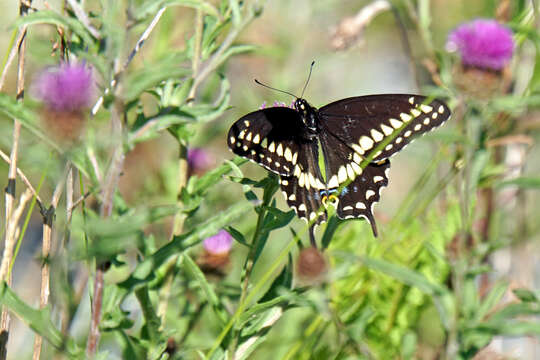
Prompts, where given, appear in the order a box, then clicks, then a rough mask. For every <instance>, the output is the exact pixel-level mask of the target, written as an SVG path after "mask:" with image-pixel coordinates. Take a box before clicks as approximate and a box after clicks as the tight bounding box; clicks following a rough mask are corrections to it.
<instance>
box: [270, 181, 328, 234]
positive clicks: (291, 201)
mask: <svg viewBox="0 0 540 360" xmlns="http://www.w3.org/2000/svg"><path fill="white" fill-rule="evenodd" d="M279 183H280V185H281V190H282V191H283V196H285V200H286V201H287V204H288V205H289V206H290V207H291V208H292V209H293V210H294V211H295V212H296V215H298V217H299V218H300V219H304V220H306V221H311V220H313V219H316V220H314V224H320V223H322V222H324V221H326V219H327V215H326V211H325V209H324V207H322V202H321V196H320V193H319V191H318V190H315V189H312V190H308V189H307V188H306V187H305V186H300V185H299V183H298V178H297V177H296V176H282V177H281V178H280V181H279Z"/></svg>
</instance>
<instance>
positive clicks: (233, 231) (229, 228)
mask: <svg viewBox="0 0 540 360" xmlns="http://www.w3.org/2000/svg"><path fill="white" fill-rule="evenodd" d="M225 230H227V232H228V233H229V234H231V236H232V237H233V239H234V240H236V241H238V242H239V243H240V244H242V245H244V246H246V247H248V248H249V247H250V245H249V244H248V243H247V241H246V238H245V237H244V235H243V234H242V233H241V232H240V231H238V230H236V229H235V228H233V227H232V226H227V227H226V228H225Z"/></svg>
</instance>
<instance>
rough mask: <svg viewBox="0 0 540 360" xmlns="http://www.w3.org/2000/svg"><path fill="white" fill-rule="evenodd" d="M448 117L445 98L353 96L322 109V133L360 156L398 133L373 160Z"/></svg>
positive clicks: (383, 156)
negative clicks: (443, 100)
mask: <svg viewBox="0 0 540 360" xmlns="http://www.w3.org/2000/svg"><path fill="white" fill-rule="evenodd" d="M449 117H450V110H449V109H448V107H447V106H446V104H444V103H443V102H442V101H440V100H436V99H435V100H429V101H428V98H426V97H424V96H419V95H404V94H384V95H369V96H358V97H352V98H347V99H343V100H339V101H336V102H333V103H330V104H328V105H326V106H324V107H322V108H321V109H319V118H320V124H321V127H322V128H323V133H329V134H332V135H333V136H334V137H336V138H338V139H339V140H341V141H342V142H343V143H345V144H346V145H347V146H348V147H349V148H351V149H353V150H354V151H355V152H356V153H358V154H359V155H360V156H367V155H368V154H369V152H370V151H371V150H373V149H374V148H375V147H376V146H377V145H378V144H379V143H380V142H381V141H383V140H384V139H385V138H387V137H389V136H395V137H394V138H393V140H392V141H391V142H390V143H389V144H388V145H386V147H385V148H384V149H382V150H381V152H380V153H378V154H376V156H375V157H374V161H381V160H384V159H386V158H388V157H390V156H392V155H393V154H395V153H396V152H398V151H400V150H401V149H403V148H404V147H405V146H406V145H407V144H409V143H410V142H411V141H412V140H413V139H414V138H416V137H418V135H421V134H424V133H426V132H428V131H430V130H432V129H434V128H436V127H438V126H440V125H441V124H443V123H444V122H445V121H446V120H448V118H449ZM397 131H399V133H398V134H395V132H397Z"/></svg>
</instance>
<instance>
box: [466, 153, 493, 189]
mask: <svg viewBox="0 0 540 360" xmlns="http://www.w3.org/2000/svg"><path fill="white" fill-rule="evenodd" d="M488 161H489V152H488V151H487V150H478V151H477V152H476V153H475V154H474V159H473V162H472V166H471V174H470V181H469V189H468V191H469V194H474V193H475V192H476V189H477V188H478V184H479V182H480V179H481V177H482V172H483V170H484V169H485V167H486V166H487V164H488Z"/></svg>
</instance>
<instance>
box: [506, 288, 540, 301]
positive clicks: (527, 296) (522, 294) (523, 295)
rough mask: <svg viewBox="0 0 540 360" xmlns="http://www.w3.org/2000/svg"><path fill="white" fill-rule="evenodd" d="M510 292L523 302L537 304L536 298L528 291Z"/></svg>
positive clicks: (515, 290) (516, 290) (517, 290)
mask: <svg viewBox="0 0 540 360" xmlns="http://www.w3.org/2000/svg"><path fill="white" fill-rule="evenodd" d="M512 292H513V293H514V295H516V296H517V297H518V298H519V300H521V301H523V302H538V296H536V294H535V293H534V292H532V291H531V290H529V289H514V290H512Z"/></svg>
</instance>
